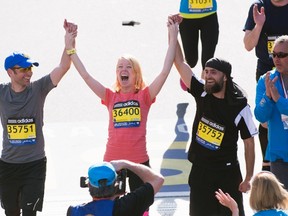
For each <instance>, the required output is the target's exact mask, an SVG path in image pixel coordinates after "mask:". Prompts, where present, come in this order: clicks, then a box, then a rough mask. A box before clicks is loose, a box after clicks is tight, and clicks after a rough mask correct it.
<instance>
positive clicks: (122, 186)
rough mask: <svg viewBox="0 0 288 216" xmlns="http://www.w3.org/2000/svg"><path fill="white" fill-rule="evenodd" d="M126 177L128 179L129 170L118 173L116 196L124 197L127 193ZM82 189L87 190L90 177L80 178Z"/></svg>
mask: <svg viewBox="0 0 288 216" xmlns="http://www.w3.org/2000/svg"><path fill="white" fill-rule="evenodd" d="M126 177H127V170H126V169H122V170H120V171H118V172H117V178H116V184H115V186H116V194H119V195H122V194H125V192H126ZM80 187H81V188H86V187H88V177H84V176H81V177H80Z"/></svg>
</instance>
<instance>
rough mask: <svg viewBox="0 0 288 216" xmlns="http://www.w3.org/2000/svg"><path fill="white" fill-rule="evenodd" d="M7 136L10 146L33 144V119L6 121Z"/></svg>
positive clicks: (34, 132)
mask: <svg viewBox="0 0 288 216" xmlns="http://www.w3.org/2000/svg"><path fill="white" fill-rule="evenodd" d="M7 134H8V140H9V142H10V143H11V144H12V145H31V144H35V143H36V124H35V120H34V118H19V119H8V121H7Z"/></svg>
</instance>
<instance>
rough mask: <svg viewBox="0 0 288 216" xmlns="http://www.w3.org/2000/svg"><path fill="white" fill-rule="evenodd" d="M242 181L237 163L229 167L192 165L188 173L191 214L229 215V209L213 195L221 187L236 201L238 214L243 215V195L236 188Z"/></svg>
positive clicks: (206, 215)
mask: <svg viewBox="0 0 288 216" xmlns="http://www.w3.org/2000/svg"><path fill="white" fill-rule="evenodd" d="M241 182H242V175H241V171H240V167H239V164H238V163H237V164H234V165H230V166H229V167H227V166H226V167H225V166H224V167H223V168H221V167H217V168H216V167H213V168H211V167H207V166H199V165H195V164H193V165H192V169H191V172H190V175H189V186H190V215H191V216H204V215H205V216H231V215H232V214H231V211H230V210H229V209H228V208H226V207H224V206H222V205H221V204H220V203H219V201H218V200H217V198H216V197H215V191H217V190H218V189H221V190H222V191H223V192H224V193H226V192H227V193H229V194H230V195H231V196H232V197H233V198H234V199H235V200H236V202H237V204H238V207H239V215H240V216H244V215H245V214H244V208H243V197H242V193H241V192H240V191H239V190H238V188H239V185H240V183H241Z"/></svg>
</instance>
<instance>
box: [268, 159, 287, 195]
mask: <svg viewBox="0 0 288 216" xmlns="http://www.w3.org/2000/svg"><path fill="white" fill-rule="evenodd" d="M271 172H272V173H273V174H274V175H275V176H276V177H277V179H278V180H279V181H280V182H281V183H282V184H283V185H284V187H285V189H286V190H288V162H284V161H283V160H276V161H274V162H271Z"/></svg>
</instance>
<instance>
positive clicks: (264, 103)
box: [254, 69, 288, 162]
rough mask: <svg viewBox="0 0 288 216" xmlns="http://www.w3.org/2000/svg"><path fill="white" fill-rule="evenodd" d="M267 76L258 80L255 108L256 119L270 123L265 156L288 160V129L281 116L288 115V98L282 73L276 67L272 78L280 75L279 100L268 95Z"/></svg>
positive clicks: (277, 83) (270, 158) (277, 84)
mask: <svg viewBox="0 0 288 216" xmlns="http://www.w3.org/2000/svg"><path fill="white" fill-rule="evenodd" d="M265 77H266V74H264V75H262V76H261V77H260V79H259V81H258V84H257V88H256V100H255V104H256V106H255V109H254V115H255V117H256V119H257V120H258V121H260V122H261V123H264V122H267V123H268V147H267V150H266V156H265V158H266V159H267V160H269V161H276V160H277V159H282V160H283V161H285V162H288V129H285V128H284V124H283V122H282V118H281V114H284V115H287V117H288V99H287V98H286V97H285V93H284V89H283V87H282V83H281V76H280V73H279V72H278V71H277V70H276V69H275V70H272V71H271V73H270V79H271V80H272V79H274V78H275V77H278V80H277V81H276V82H275V86H276V88H277V89H278V92H279V94H280V98H279V100H278V101H277V102H274V101H273V100H272V99H270V98H268V97H267V96H266V87H265ZM286 90H288V89H286Z"/></svg>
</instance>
